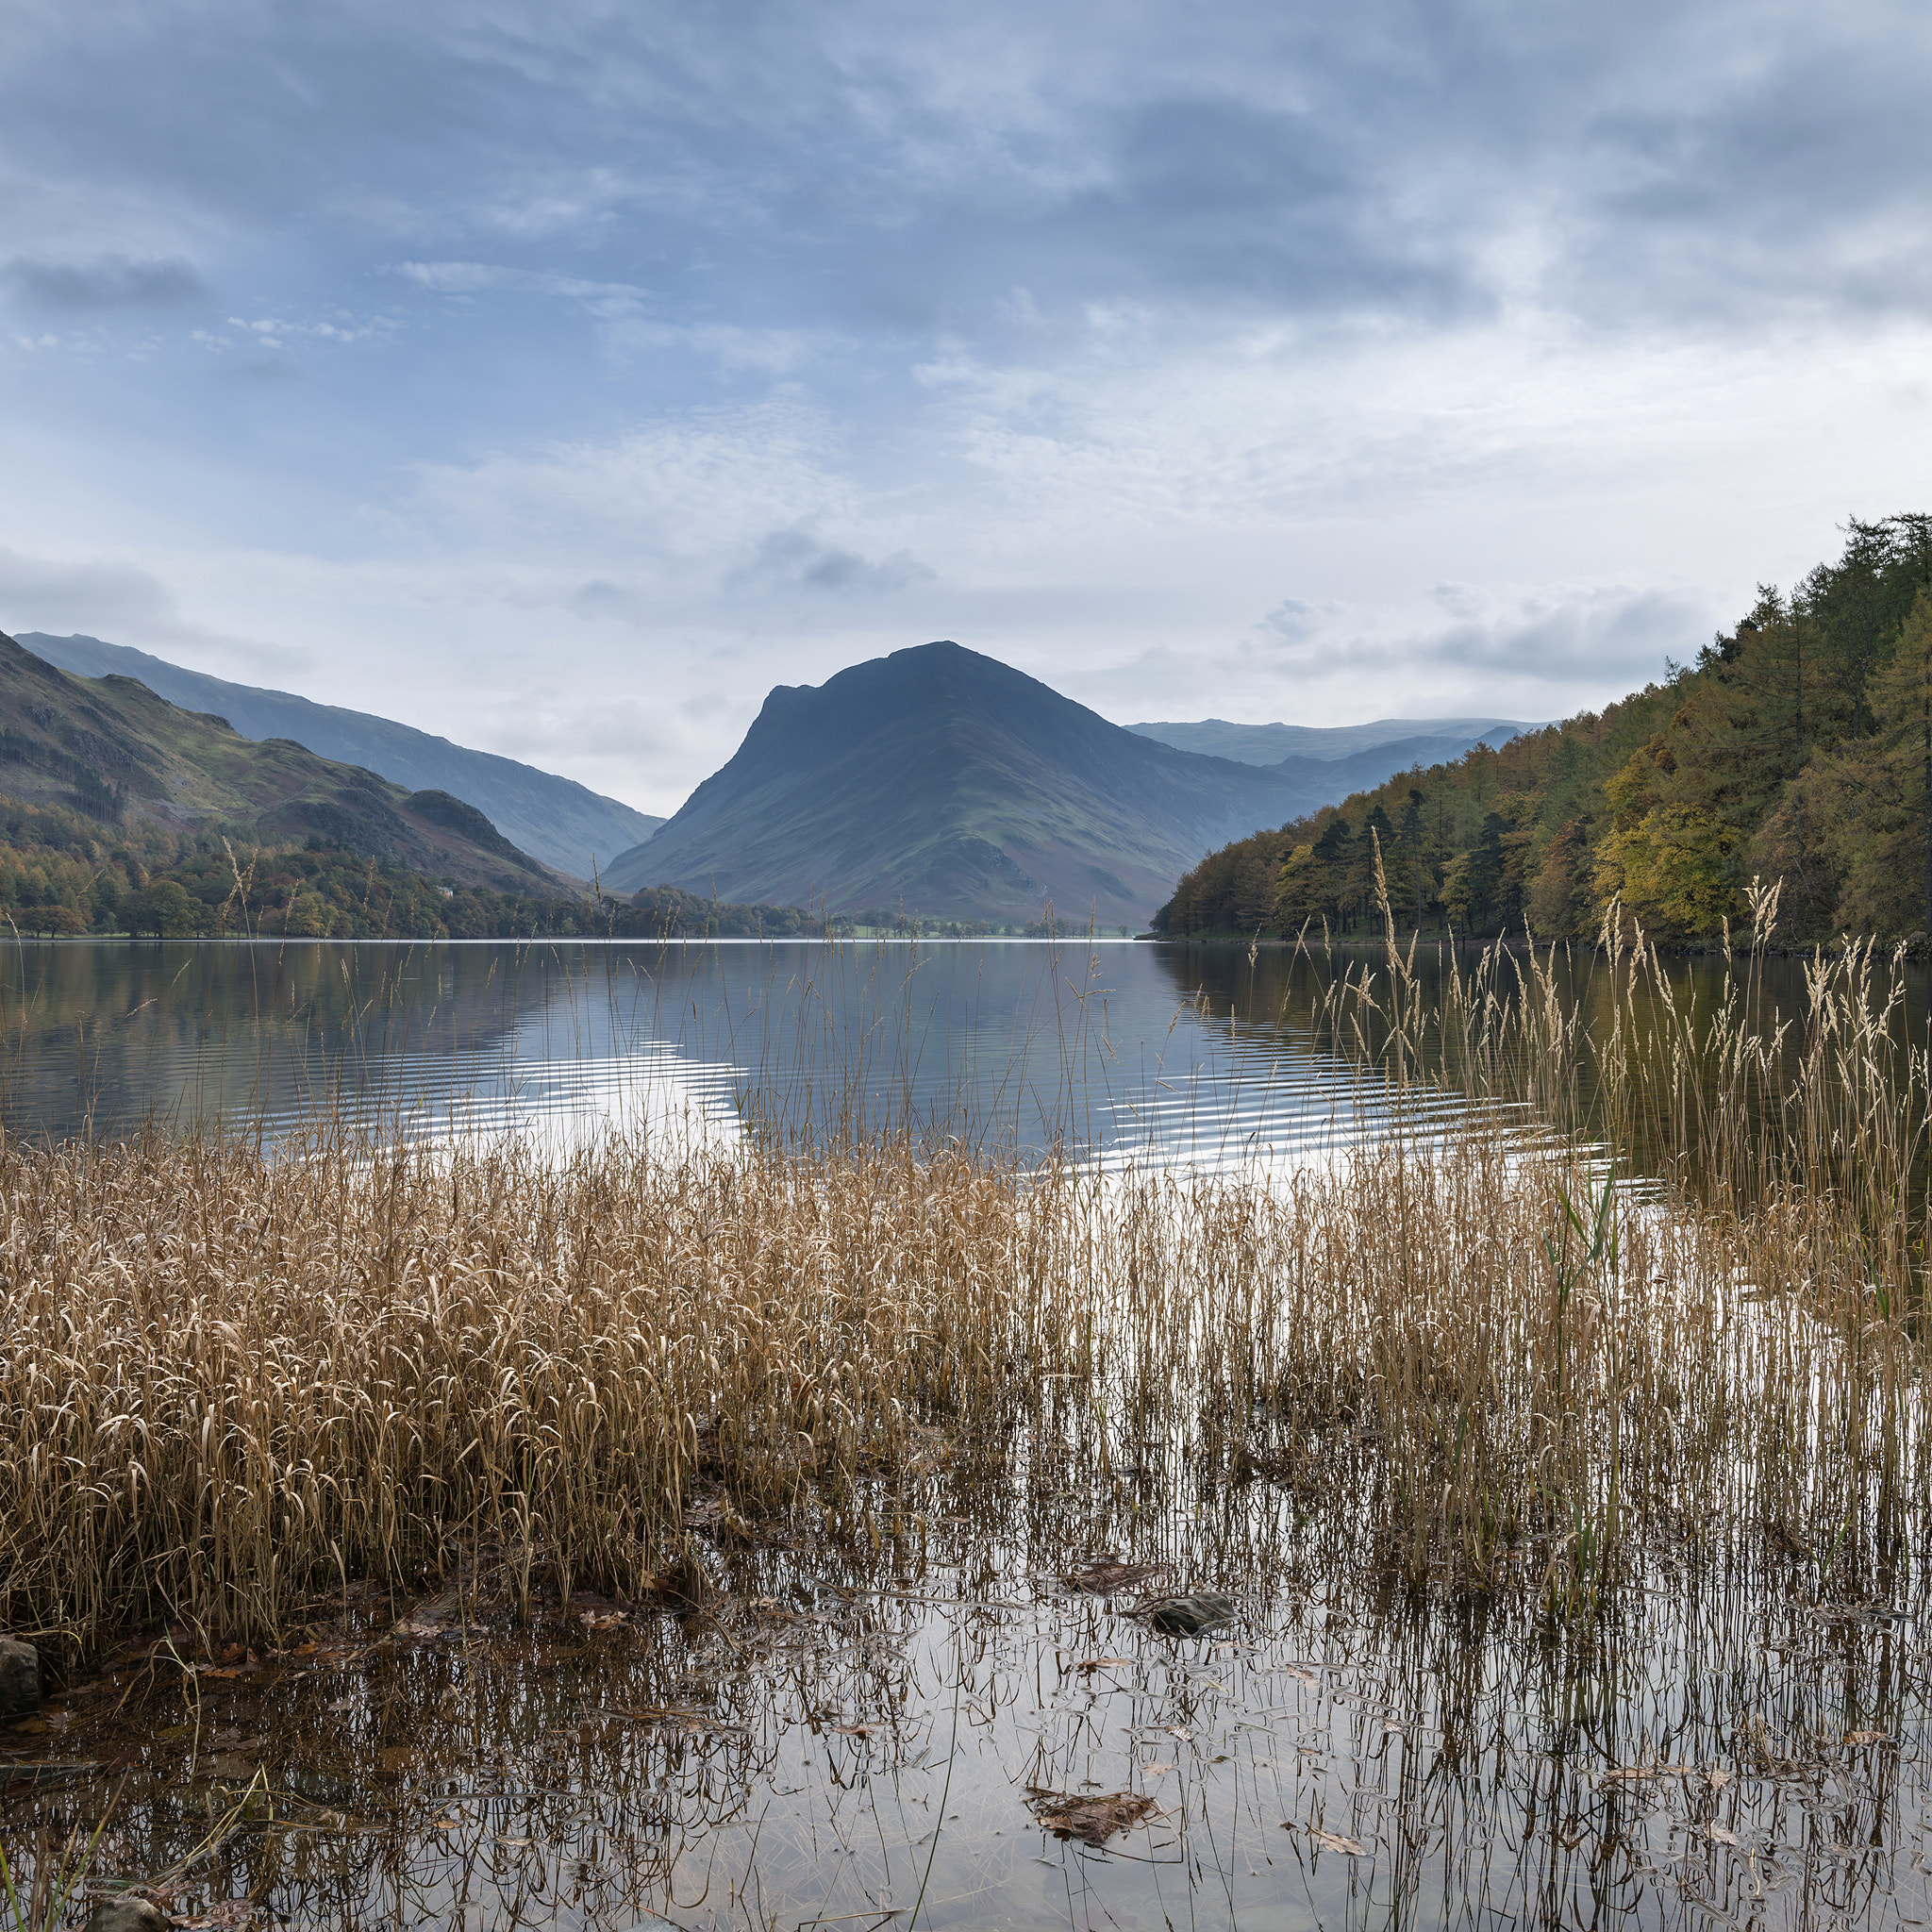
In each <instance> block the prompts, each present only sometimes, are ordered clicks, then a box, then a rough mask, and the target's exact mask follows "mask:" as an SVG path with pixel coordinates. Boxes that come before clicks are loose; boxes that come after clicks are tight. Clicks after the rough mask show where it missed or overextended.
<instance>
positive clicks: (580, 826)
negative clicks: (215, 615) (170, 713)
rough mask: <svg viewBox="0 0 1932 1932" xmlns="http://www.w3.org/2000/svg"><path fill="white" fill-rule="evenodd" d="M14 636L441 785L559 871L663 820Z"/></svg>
mask: <svg viewBox="0 0 1932 1932" xmlns="http://www.w3.org/2000/svg"><path fill="white" fill-rule="evenodd" d="M19 641H20V642H21V643H23V644H25V646H26V648H27V649H28V650H29V651H32V652H33V653H34V654H35V655H36V656H38V657H42V658H45V659H46V660H47V662H48V663H50V664H55V665H58V667H59V668H60V669H61V670H62V671H71V672H73V673H75V675H77V676H81V677H105V676H108V675H120V676H124V677H135V678H139V679H140V680H141V682H142V684H144V685H146V686H147V688H148V690H150V691H155V692H157V693H158V695H159V696H161V697H164V698H166V699H167V700H168V701H169V702H170V703H171V704H175V705H179V706H180V707H181V708H183V709H184V710H189V711H211V712H213V713H214V714H215V715H216V716H217V717H221V718H225V719H226V720H227V721H228V723H229V724H232V725H233V726H234V727H235V729H236V730H237V731H238V732H240V733H241V734H242V737H243V738H254V739H270V738H291V739H293V740H294V741H295V742H296V743H298V744H304V745H307V746H308V749H309V750H310V751H312V752H315V753H317V754H318V755H319V756H320V757H322V758H332V759H334V760H336V761H337V762H338V763H341V764H347V765H360V766H363V767H364V768H366V769H367V770H369V771H372V772H380V773H381V774H382V775H383V776H384V777H385V778H388V779H391V780H392V781H393V782H394V783H396V784H398V785H400V786H401V787H402V788H403V789H404V790H405V791H446V792H448V793H449V794H450V795H451V796H452V797H453V798H459V799H462V800H463V801H464V802H465V803H466V804H469V805H472V806H475V808H476V809H477V810H478V811H480V812H481V813H482V814H483V815H484V816H485V817H486V818H488V819H489V820H491V823H492V824H494V825H495V826H496V827H497V828H498V829H499V830H500V831H502V832H503V834H504V835H505V836H506V837H507V838H508V840H509V841H511V842H512V843H513V844H515V845H518V846H521V847H522V848H523V850H524V851H525V852H528V853H530V854H532V855H534V856H535V857H536V858H540V859H541V860H542V862H543V863H544V864H545V865H548V866H552V867H554V868H555V869H556V870H557V871H558V872H560V873H562V874H565V875H566V876H567V877H571V878H589V877H590V876H591V862H592V859H593V858H594V859H595V860H596V861H597V862H598V863H599V864H601V863H602V862H603V861H604V860H606V859H608V858H610V857H611V855H612V854H613V853H617V852H622V851H623V850H624V849H625V847H626V846H629V845H635V844H636V843H637V842H638V841H639V840H641V839H648V838H649V837H650V836H651V834H652V832H653V831H655V830H656V829H657V827H658V826H659V825H661V824H663V823H664V821H663V820H662V819H659V818H653V817H652V816H651V815H650V813H648V812H641V811H633V810H632V809H631V808H630V807H629V806H627V805H624V804H621V803H620V802H619V801H618V800H617V799H614V798H605V797H603V796H602V795H601V794H600V793H598V792H595V791H591V790H590V789H589V788H588V787H587V786H583V785H579V784H576V783H575V781H574V780H572V779H569V778H558V777H554V776H553V775H552V774H550V773H548V772H540V771H538V770H537V769H536V768H535V767H534V766H532V765H523V764H519V763H518V762H517V761H516V759H514V758H498V757H497V756H496V755H495V754H494V753H493V752H487V751H468V750H465V749H464V747H463V746H461V745H459V744H452V743H451V742H450V741H449V740H448V739H446V738H437V737H434V736H433V735H432V734H430V733H429V732H427V731H417V730H413V729H412V728H411V727H410V726H409V725H408V724H396V723H395V722H394V721H393V720H392V719H389V718H376V717H372V716H371V715H370V714H369V713H368V712H366V711H347V710H343V709H342V708H341V707H339V706H336V705H318V704H315V703H314V702H312V701H311V700H310V699H308V698H299V697H295V696H292V695H291V693H290V692H288V691H263V690H260V689H258V687H257V686H255V685H252V684H230V683H228V681H227V680H226V679H225V678H221V677H208V676H207V675H204V674H203V673H201V672H199V671H188V670H185V669H183V667H182V666H180V665H179V664H170V663H168V662H167V661H166V660H165V659H164V658H151V657H149V656H148V654H147V653H146V652H145V651H136V650H132V649H130V648H129V647H128V646H127V645H125V644H107V643H103V642H102V641H101V640H100V639H99V638H90V637H80V636H75V637H69V638H56V637H49V636H48V635H47V634H46V632H44V631H32V630H30V631H23V632H22V633H21V635H20V639H19Z"/></svg>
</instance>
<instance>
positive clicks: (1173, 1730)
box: [1165, 1724, 1194, 1744]
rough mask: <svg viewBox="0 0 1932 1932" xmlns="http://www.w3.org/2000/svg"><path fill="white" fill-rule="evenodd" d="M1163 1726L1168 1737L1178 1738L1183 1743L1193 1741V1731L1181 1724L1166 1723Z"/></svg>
mask: <svg viewBox="0 0 1932 1932" xmlns="http://www.w3.org/2000/svg"><path fill="white" fill-rule="evenodd" d="M1165 1728H1166V1731H1167V1735H1168V1736H1169V1737H1170V1738H1178V1739H1179V1740H1180V1741H1181V1742H1182V1743H1183V1744H1191V1743H1192V1742H1193V1741H1194V1734H1193V1732H1192V1731H1191V1730H1189V1729H1188V1728H1187V1727H1186V1726H1185V1725H1183V1724H1168V1725H1167V1726H1166V1727H1165Z"/></svg>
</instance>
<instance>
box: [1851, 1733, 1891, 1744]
mask: <svg viewBox="0 0 1932 1932" xmlns="http://www.w3.org/2000/svg"><path fill="white" fill-rule="evenodd" d="M1845 1742H1846V1743H1847V1744H1889V1743H1890V1742H1891V1740H1890V1738H1889V1737H1887V1736H1886V1734H1885V1733H1884V1732H1883V1731H1847V1732H1846V1733H1845Z"/></svg>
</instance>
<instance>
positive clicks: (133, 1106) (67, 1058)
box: [0, 942, 565, 1135]
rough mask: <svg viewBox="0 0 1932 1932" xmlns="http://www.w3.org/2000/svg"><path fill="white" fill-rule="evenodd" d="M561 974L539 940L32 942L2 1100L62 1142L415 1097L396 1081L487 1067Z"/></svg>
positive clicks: (2, 978) (13, 1123)
mask: <svg viewBox="0 0 1932 1932" xmlns="http://www.w3.org/2000/svg"><path fill="white" fill-rule="evenodd" d="M562 979H563V975H562V974H561V973H560V972H559V968H558V960H557V959H556V958H554V957H551V956H549V955H548V954H547V951H544V950H540V949H538V948H535V947H528V948H519V947H511V946H488V947H466V946H428V945H357V946H331V945H324V944H313V943H299V942H291V943H288V944H283V943H280V942H276V943H274V944H267V943H264V944H260V945H199V944H193V943H172V942H171V943H168V944H152V943H121V942H104V943H98V944H91V945H34V944H27V945H23V946H20V947H18V948H16V949H12V950H9V951H8V954H7V955H6V956H5V959H4V963H0V986H4V998H5V1005H6V1016H7V1049H6V1055H5V1061H4V1073H0V1078H4V1094H0V1101H4V1107H5V1118H6V1121H7V1123H8V1126H9V1127H10V1128H12V1129H14V1130H16V1131H18V1130H21V1129H27V1130H31V1131H38V1132H50V1133H54V1134H57V1135H58V1134H67V1133H73V1132H76V1131H78V1130H80V1128H81V1127H82V1126H83V1124H85V1123H87V1122H89V1121H90V1120H91V1121H92V1122H93V1123H94V1124H95V1127H96V1131H100V1132H107V1133H116V1132H125V1131H128V1130H130V1129H132V1128H133V1127H136V1126H138V1125H140V1124H142V1123H143V1122H145V1121H148V1120H154V1121H156V1122H157V1123H158V1124H164V1125H169V1126H175V1127H182V1128H186V1127H192V1126H195V1125H200V1124H213V1123H215V1122H217V1121H226V1122H229V1123H236V1122H242V1121H245V1120H248V1119H251V1118H254V1117H260V1116H266V1117H269V1118H271V1119H278V1120H288V1119H292V1118H293V1117H295V1116H297V1115H300V1114H304V1113H307V1112H309V1111H311V1110H312V1109H314V1108H318V1107H319V1106H320V1105H322V1104H324V1103H325V1102H326V1101H328V1100H330V1099H332V1098H335V1097H338V1096H341V1095H343V1094H348V1095H353V1096H355V1097H356V1098H357V1099H358V1102H359V1104H360V1105H359V1108H358V1110H367V1109H370V1108H380V1107H381V1106H382V1105H383V1104H384V1102H385V1101H388V1102H389V1103H390V1104H391V1105H394V1104H407V1101H408V1098H409V1097H410V1096H409V1094H408V1092H407V1091H405V1089H406V1087H407V1086H408V1084H409V1083H407V1082H404V1083H399V1082H398V1081H397V1079H396V1077H395V1076H396V1075H397V1074H399V1073H401V1072H402V1071H403V1070H405V1069H407V1068H408V1067H410V1066H412V1065H413V1066H416V1067H418V1068H421V1067H424V1066H435V1065H438V1064H440V1065H441V1066H442V1067H444V1068H445V1069H452V1068H454V1069H458V1070H462V1071H466V1072H468V1073H469V1074H474V1075H478V1076H481V1075H484V1074H488V1073H489V1072H490V1071H491V1067H492V1065H494V1064H495V1063H500V1062H503V1061H504V1060H505V1058H506V1055H507V1054H508V1053H510V1052H511V1051H512V1049H513V1047H514V1045H515V1043H516V1042H517V1041H518V1039H519V1038H520V1036H521V1034H522V1033H523V1032H524V1031H525V1029H527V1027H528V1026H529V1024H530V1023H531V1022H532V1021H533V1020H540V1019H541V1016H543V1015H545V1014H547V1013H549V1012H550V1011H551V1010H552V1008H555V1007H557V1006H558V995H559V993H561V992H562V991H565V989H564V987H563V985H562Z"/></svg>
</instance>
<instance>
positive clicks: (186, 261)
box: [0, 0, 1932, 812]
mask: <svg viewBox="0 0 1932 1932" xmlns="http://www.w3.org/2000/svg"><path fill="white" fill-rule="evenodd" d="M1928 77H1932V13H1928V12H1927V10H1926V9H1925V8H1924V7H1923V6H1905V5H1899V6H1890V5H1884V4H1852V5H1840V6H1837V7H1832V8H1823V7H1819V6H1817V5H1816V4H1807V5H1804V6H1799V5H1787V4H1781V0H1754V4H1748V5H1733V4H1723V0H1710V4H1695V0H1693V4H1691V5H1689V6H1686V5H1684V4H1683V0H1671V4H1668V5H1664V4H1652V0H1625V4H1623V5H1620V6H1617V7H1606V6H1604V5H1602V4H1601V0H1588V4H1574V0H1432V4H1418V5H1407V4H1391V0H1352V4H1350V5H1348V6H1345V7H1338V6H1336V5H1334V4H1333V0H1323V4H1321V5H1313V4H1307V0H1222V4H1220V5H1217V6H1215V7H1211V8H1210V7H1205V6H1200V5H1183V4H1165V5H1139V4H1136V0H1109V4H1108V5H1106V6H1090V5H1083V4H1078V0H1062V4H1059V5H1057V6H1053V7H1041V6H1038V5H1011V4H1008V0H980V4H976V5H974V7H972V8H934V7H931V6H929V5H920V6H901V5H882V4H874V0H839V4H837V5H829V4H824V0H821V4H818V5H814V6H798V5H785V4H766V0H732V4H731V5H730V6H728V7H725V6H717V5H709V4H705V0H678V4H676V5H659V4H657V0H624V4H610V5H605V4H588V0H411V4H410V5H408V6H407V7H399V6H397V5H396V4H394V0H383V4H379V5H378V4H373V0H372V4H360V0H357V4H345V0H301V4H293V0H288V4H265V0H138V4H136V0H89V4H87V5H86V6H75V5H73V4H72V0H63V4H56V0H10V4H9V5H8V7H7V8H5V9H4V12H0V396H4V416H0V423H4V427H5V459H4V461H0V628H4V629H6V630H8V631H9V632H13V631H19V630H47V631H54V632H59V633H65V632H69V631H76V630H77V631H84V632H88V633H91V634H92V635H94V636H98V637H102V638H106V639H108V641H112V642H117V643H125V644H133V645H137V646H139V647H141V648H142V649H145V650H149V651H153V652H155V653H156V654H158V655H159V656H161V657H165V658H171V659H173V660H175V661H176V662H180V663H184V664H189V665H192V666H193V667H194V668H196V669H199V670H205V671H209V672H212V673H215V674H216V675H221V676H225V677H231V678H237V679H240V680H242V681H243V682H248V683H258V684H268V685H273V686H275V687H278V688H280V689H285V690H291V691H300V692H302V693H304V694H306V695H308V696H311V697H314V698H318V699H321V700H323V701H325V702H328V703H334V704H345V705H350V706H353V707H356V708H360V709H365V710H373V711H376V712H380V713H382V714H384V715H386V716H391V717H396V718H401V719H403V720H405V721H406V722H408V723H409V724H416V725H419V726H422V727H424V728H425V729H429V730H433V731H438V732H441V733H442V734H444V735H445V736H448V737H450V738H453V739H455V740H457V741H458V742H462V743H466V744H471V745H475V746H480V747H482V748H484V749H487V750H492V751H498V752H502V753H505V754H508V756H511V757H514V758H524V759H526V760H527V761H529V762H531V763H533V764H537V765H541V766H543V767H544V768H546V769H549V770H552V771H558V772H562V773H565V774H569V775H570V776H572V777H575V778H578V779H581V780H582V781H583V782H585V783H586V784H589V785H591V786H593V787H595V788H596V789H597V790H599V791H606V792H609V793H611V794H613V795H615V796H617V797H620V798H624V799H625V800H627V801H628V802H630V803H631V804H633V805H635V806H638V807H639V808H642V809H645V810H652V811H658V812H669V811H671V810H673V809H675V807H676V806H677V804H678V803H679V802H680V801H681V800H682V799H683V798H684V796H685V795H686V794H687V793H688V792H689V791H690V790H691V787H692V786H693V785H694V784H696V783H697V782H698V781H699V780H700V779H702V778H703V777H704V776H706V775H707V774H708V773H709V772H711V771H712V770H714V769H715V768H716V767H717V766H718V765H719V764H720V763H722V762H723V761H724V758H727V757H728V756H729V755H730V753H731V752H732V750H733V749H734V748H735V747H736V745H737V743H738V741H739V739H740V738H741V735H742V733H743V731H744V729H745V727H746V725H747V724H749V723H750V721H751V719H752V718H753V717H754V716H755V715H756V713H757V710H758V706H759V704H760V703H761V702H762V699H763V697H764V694H765V692H766V691H768V690H769V689H770V688H771V687H772V686H773V685H774V684H779V683H786V684H800V683H819V682H821V681H823V679H824V677H826V676H828V675H831V674H832V673H833V672H835V671H837V670H839V669H840V668H841V667H842V666H844V665H847V664H851V663H856V662H858V661H860V660H861V659H864V658H872V657H876V656H879V655H880V654H882V653H884V652H887V651H890V650H895V649H898V648H900V647H902V646H904V645H907V644H914V643H920V642H923V641H927V640H929V639H935V638H952V639H955V640H957V641H959V642H960V643H963V644H967V645H969V646H971V647H972V648H974V649H975V650H980V651H984V652H987V653H988V654H990V655H991V656H993V657H996V658H1001V659H1003V660H1005V661H1006V662H1008V663H1010V664H1013V665H1016V666H1018V667H1019V668H1020V669H1022V670H1024V671H1026V672H1028V673H1030V674H1032V675H1035V676H1038V677H1041V678H1042V679H1044V680H1045V681H1046V682H1048V683H1049V684H1051V685H1053V686H1054V687H1055V688H1056V689H1058V690H1060V691H1065V692H1066V693H1067V694H1068V695H1070V696H1072V697H1074V698H1076V699H1079V700H1080V701H1081V702H1083V703H1086V704H1089V705H1091V706H1092V707H1094V708H1096V709H1097V710H1099V711H1101V712H1102V713H1103V714H1105V715H1106V716H1108V717H1109V718H1113V719H1115V720H1117V721H1118V722H1121V723H1131V722H1135V721H1137V720H1143V719H1192V718H1200V717H1207V716H1218V717H1225V718H1232V719H1238V720H1245V721H1250V722H1256V723H1260V722H1266V721H1269V720H1273V719H1281V720H1285V721H1287V722H1290V723H1295V724H1349V723H1355V722H1358V721H1364V720H1368V719H1373V718H1377V717H1383V716H1391V715H1395V716H1404V717H1426V716H1430V715H1467V714H1482V715H1499V716H1505V717H1514V718H1522V719H1544V718H1553V717H1557V716H1562V715H1567V714H1569V713H1571V712H1573V711H1575V710H1577V709H1579V708H1590V707H1595V706H1599V705H1601V704H1603V703H1606V702H1607V701H1609V700H1611V699H1613V698H1615V697H1617V696H1620V695H1622V694H1623V693H1624V692H1625V691H1629V690H1631V689H1633V688H1636V687H1638V686H1641V684H1643V683H1644V682H1646V681H1648V680H1649V679H1651V678H1654V677H1657V676H1659V675H1663V674H1664V671H1665V666H1666V661H1667V660H1668V659H1673V658H1674V659H1676V660H1678V661H1688V660H1689V659H1690V658H1692V657H1694V655H1695V653H1696V651H1697V649H1698V648H1699V646H1700V645H1701V644H1703V643H1704V642H1706V641H1708V640H1709V638H1710V637H1711V635H1712V633H1713V632H1714V631H1715V630H1716V629H1717V628H1718V627H1719V626H1721V625H1729V624H1731V623H1733V622H1735V620H1736V618H1737V617H1738V616H1739V615H1740V614H1741V613H1742V612H1743V611H1744V610H1745V609H1746V608H1748V607H1749V605H1750V603H1751V601H1752V597H1753V594H1754V591H1755V587H1756V586H1757V584H1758V583H1760V582H1777V583H1789V582H1790V581H1791V580H1792V579H1794V578H1795V577H1797V576H1798V575H1802V573H1803V572H1804V571H1806V570H1807V569H1808V568H1809V567H1810V566H1811V565H1812V564H1813V563H1815V562H1817V561H1819V560H1821V559H1823V558H1827V557H1830V556H1833V555H1835V554H1836V552H1837V550H1838V548H1839V546H1840V541H1841V538H1840V529H1841V527H1842V525H1843V524H1844V523H1845V521H1846V519H1847V518H1848V517H1850V516H1859V517H1880V516H1884V515H1887V514H1889V513H1891V512H1894V511H1899V510H1923V509H1928V508H1932V476H1928V458H1927V454H1926V453H1927V452H1928V451H1932V433H1928V432H1932V245H1928V244H1932V233H1928V229H1932V220H1928V209H1932V198H1928V190H1927V186H1926V184H1927V183H1928V182H1932V114H1928V113H1927V112H1926V111H1925V100H1926V98H1927V80H1928Z"/></svg>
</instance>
